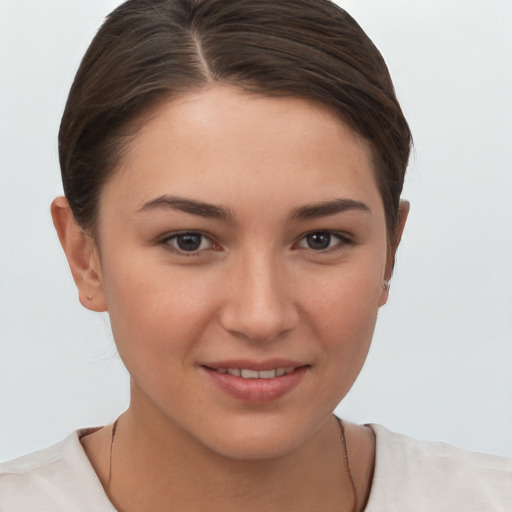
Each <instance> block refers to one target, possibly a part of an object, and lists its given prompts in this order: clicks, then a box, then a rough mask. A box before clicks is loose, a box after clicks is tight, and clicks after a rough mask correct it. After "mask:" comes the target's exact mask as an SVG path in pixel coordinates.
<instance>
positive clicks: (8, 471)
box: [0, 429, 114, 512]
mask: <svg viewBox="0 0 512 512" xmlns="http://www.w3.org/2000/svg"><path fill="white" fill-rule="evenodd" d="M87 432H88V429H86V430H79V431H76V432H73V434H71V435H70V436H69V437H67V438H66V439H64V440H63V441H61V442H60V443H58V444H56V445H54V446H51V447H49V448H45V449H44V450H40V451H37V452H34V453H32V454H30V455H25V456H23V457H20V458H18V459H14V460H12V461H9V462H4V463H0V510H1V512H27V511H29V510H38V511H52V512H60V511H62V512H64V511H69V510H76V511H77V512H78V511H79V510H82V509H81V508H77V507H76V505H77V504H80V506H82V507H83V510H96V511H98V512H103V511H104V512H114V508H113V507H112V506H111V505H110V502H109V501H108V499H107V497H106V495H105V493H104V491H103V488H102V487H101V484H100V482H99V480H98V479H97V477H96V473H94V470H93V468H92V466H91V465H90V463H89V460H88V459H87V456H86V455H85V452H84V451H83V449H82V446H81V444H80V435H84V434H85V433H87Z"/></svg>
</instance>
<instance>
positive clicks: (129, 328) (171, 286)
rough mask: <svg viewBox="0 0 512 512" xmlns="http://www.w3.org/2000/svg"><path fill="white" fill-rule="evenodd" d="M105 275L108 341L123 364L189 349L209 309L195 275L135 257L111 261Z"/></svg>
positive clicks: (206, 291)
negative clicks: (110, 338)
mask: <svg viewBox="0 0 512 512" xmlns="http://www.w3.org/2000/svg"><path fill="white" fill-rule="evenodd" d="M105 276H106V279H105V280H104V286H105V291H106V296H107V302H108V305H109V314H110V320H111V325H112V331H113V334H114V339H115V340H116V344H117V346H118V349H119V353H120V355H121V357H122V358H123V360H125V363H126V365H127V366H128V367H130V366H131V365H130V362H131V361H132V360H133V361H134V362H135V363H136V364H139V361H140V362H142V361H144V360H146V361H147V362H148V364H149V362H150V361H152V362H153V363H158V361H161V360H162V357H165V354H166V353H167V354H169V355H176V354H178V353H179V354H180V355H181V354H182V353H185V352H187V351H191V350H192V349H193V347H194V343H195V342H197V340H198V339H199V337H200V333H201V332H202V330H204V329H205V325H206V323H207V322H208V321H209V319H210V318H211V316H212V308H213V304H212V301H211V297H212V294H211V293H210V292H209V289H210V287H209V286H208V285H205V283H204V280H201V279H200V276H196V277H194V273H192V272H187V271H180V270H176V269H171V268H170V267H168V266H158V265H155V264H154V263H153V264H151V263H150V262H148V261H144V260H139V261H137V260H135V259H133V260H131V261H123V262H119V261H116V264H115V265H112V266H111V267H110V268H105ZM208 297H209V298H210V300H209V301H208V300H207V299H208Z"/></svg>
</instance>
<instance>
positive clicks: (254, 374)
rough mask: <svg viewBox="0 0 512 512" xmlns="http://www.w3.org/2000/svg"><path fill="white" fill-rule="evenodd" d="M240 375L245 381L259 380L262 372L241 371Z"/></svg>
mask: <svg viewBox="0 0 512 512" xmlns="http://www.w3.org/2000/svg"><path fill="white" fill-rule="evenodd" d="M240 374H241V376H242V377H243V378H244V379H259V378H260V372H257V371H255V370H240Z"/></svg>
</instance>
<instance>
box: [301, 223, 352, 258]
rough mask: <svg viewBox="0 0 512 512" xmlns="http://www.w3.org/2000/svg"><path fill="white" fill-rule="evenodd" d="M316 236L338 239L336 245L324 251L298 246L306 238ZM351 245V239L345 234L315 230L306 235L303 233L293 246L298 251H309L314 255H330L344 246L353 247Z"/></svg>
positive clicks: (328, 230) (327, 230)
mask: <svg viewBox="0 0 512 512" xmlns="http://www.w3.org/2000/svg"><path fill="white" fill-rule="evenodd" d="M316 234H326V235H331V236H334V237H336V238H338V243H336V244H335V245H333V246H330V247H327V248H326V249H313V248H311V247H301V246H299V244H300V242H302V241H303V240H305V239H306V238H307V237H308V236H311V235H316ZM353 244H354V240H353V238H352V237H351V236H350V235H348V234H347V233H344V232H340V231H333V230H330V229H315V230H313V231H308V232H307V233H304V234H303V235H302V236H300V237H299V238H298V239H297V241H296V242H295V244H294V245H295V246H298V247H299V249H305V250H309V251H311V252H313V253H315V254H324V253H330V252H333V251H337V250H341V249H343V248H344V247H345V246H347V245H353Z"/></svg>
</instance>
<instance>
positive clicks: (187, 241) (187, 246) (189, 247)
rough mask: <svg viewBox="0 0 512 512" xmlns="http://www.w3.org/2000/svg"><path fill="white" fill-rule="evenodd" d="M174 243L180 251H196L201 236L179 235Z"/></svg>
mask: <svg viewBox="0 0 512 512" xmlns="http://www.w3.org/2000/svg"><path fill="white" fill-rule="evenodd" d="M176 242H177V244H178V247H179V248H180V249H181V250H182V251H197V249H199V247H200V245H201V235H194V234H185V235H180V236H178V238H177V240H176Z"/></svg>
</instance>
